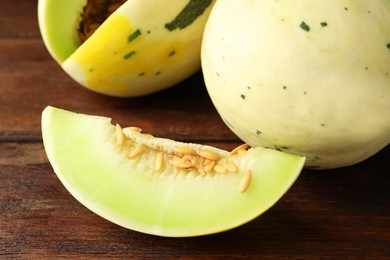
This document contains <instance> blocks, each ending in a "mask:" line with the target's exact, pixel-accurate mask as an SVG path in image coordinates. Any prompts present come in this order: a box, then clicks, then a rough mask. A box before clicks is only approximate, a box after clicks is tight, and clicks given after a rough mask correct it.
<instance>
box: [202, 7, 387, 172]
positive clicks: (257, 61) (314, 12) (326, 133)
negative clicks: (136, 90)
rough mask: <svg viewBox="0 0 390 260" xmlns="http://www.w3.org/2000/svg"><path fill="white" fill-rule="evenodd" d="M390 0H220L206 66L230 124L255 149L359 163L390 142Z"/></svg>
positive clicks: (319, 163) (323, 163)
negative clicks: (269, 148) (268, 149)
mask: <svg viewBox="0 0 390 260" xmlns="http://www.w3.org/2000/svg"><path fill="white" fill-rule="evenodd" d="M389 24H390V2H389V1H352V0H351V1H338V0H328V1H302V0H299V1H298V0H290V1H273V0H272V1H271V0H257V1H249V0H246V1H234V0H219V1H218V3H217V4H216V5H215V6H214V8H213V11H212V13H211V15H210V18H209V20H208V23H207V25H206V29H205V34H204V39H203V45H202V68H203V73H204V78H205V82H206V85H207V89H208V91H209V94H210V96H211V98H212V100H213V102H214V104H215V106H216V108H217V110H218V112H219V113H220V115H221V117H222V118H223V120H224V121H225V123H226V124H227V125H228V126H229V127H230V129H231V130H232V131H233V132H234V133H236V134H237V135H238V136H239V137H240V138H241V139H243V140H244V141H245V142H247V143H249V144H250V145H252V146H265V147H272V148H275V149H278V150H283V151H288V152H291V153H296V154H300V155H303V156H306V157H307V160H306V166H309V167H313V168H336V167H342V166H347V165H352V164H355V163H358V162H360V161H362V160H365V159H366V158H368V157H370V156H372V155H373V154H375V153H376V152H378V151H379V150H380V149H382V148H383V147H385V146H386V145H388V144H389V142H390V26H389Z"/></svg>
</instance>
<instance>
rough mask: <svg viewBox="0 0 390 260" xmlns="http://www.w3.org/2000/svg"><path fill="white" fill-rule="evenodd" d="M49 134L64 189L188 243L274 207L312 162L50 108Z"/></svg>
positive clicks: (110, 215)
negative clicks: (184, 139) (160, 133)
mask: <svg viewBox="0 0 390 260" xmlns="http://www.w3.org/2000/svg"><path fill="white" fill-rule="evenodd" d="M42 134H43V142H44V146H45V150H46V153H47V156H48V158H49V161H50V163H51V165H52V167H53V169H54V171H55V173H56V174H57V176H58V178H59V179H60V180H61V182H62V183H63V185H64V186H65V188H66V189H67V190H68V191H69V192H70V193H71V194H72V195H73V196H74V197H75V198H76V199H77V200H78V201H79V202H81V203H82V204H83V205H84V206H86V207H87V208H88V209H90V210H91V211H93V212H95V213H96V214H98V215H100V216H101V217H103V218H105V219H107V220H109V221H111V222H113V223H116V224H118V225H120V226H123V227H125V228H128V229H132V230H136V231H139V232H143V233H148V234H153V235H159V236H167V237H188V236H200V235H206V234H212V233H217V232H222V231H226V230H229V229H232V228H234V227H237V226H240V225H242V224H244V223H247V222H248V221H250V220H252V219H254V218H256V217H258V216H259V215H260V214H262V213H263V212H265V211H266V210H267V209H269V208H270V207H271V206H272V205H274V204H275V203H276V202H277V201H278V200H279V199H280V198H281V197H282V195H283V194H284V193H285V192H286V191H287V190H288V189H289V188H290V186H291V185H292V184H293V183H294V181H295V180H296V179H297V177H298V176H299V173H300V172H301V170H302V167H303V165H304V161H305V158H304V157H300V156H297V155H292V154H287V153H283V152H279V151H275V150H270V149H265V148H260V147H259V148H250V149H246V147H245V146H241V149H237V150H235V151H234V152H228V151H224V150H220V149H217V148H215V147H211V146H205V145H200V144H193V143H183V142H176V141H173V140H169V139H164V138H157V137H153V136H151V135H148V134H143V133H142V132H141V131H140V129H138V128H135V127H128V128H123V129H122V128H121V127H120V126H119V125H116V126H115V125H112V124H111V119H110V118H106V117H99V116H90V115H84V114H77V113H73V112H69V111H65V110H62V109H58V108H54V107H47V108H46V109H45V110H44V111H43V113H42Z"/></svg>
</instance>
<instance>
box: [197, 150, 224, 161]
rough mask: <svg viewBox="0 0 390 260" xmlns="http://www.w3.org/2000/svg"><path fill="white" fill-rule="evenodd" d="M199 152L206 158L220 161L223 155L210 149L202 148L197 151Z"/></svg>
mask: <svg viewBox="0 0 390 260" xmlns="http://www.w3.org/2000/svg"><path fill="white" fill-rule="evenodd" d="M197 153H198V154H199V155H200V156H202V157H204V158H206V159H209V160H213V161H218V160H219V159H220V158H221V156H220V155H219V154H217V153H214V152H212V151H209V150H201V151H197Z"/></svg>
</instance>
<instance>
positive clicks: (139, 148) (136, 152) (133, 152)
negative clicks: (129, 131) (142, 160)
mask: <svg viewBox="0 0 390 260" xmlns="http://www.w3.org/2000/svg"><path fill="white" fill-rule="evenodd" d="M143 151H144V147H143V145H140V146H137V147H135V148H134V149H133V150H131V152H130V153H129V157H128V158H129V159H134V158H136V157H137V156H139V155H141V154H142V153H143Z"/></svg>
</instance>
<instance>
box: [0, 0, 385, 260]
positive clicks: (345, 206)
mask: <svg viewBox="0 0 390 260" xmlns="http://www.w3.org/2000/svg"><path fill="white" fill-rule="evenodd" d="M36 10H37V3H36V1H32V0H14V1H5V0H2V1H0V51H1V55H0V259H10V258H17V259H53V258H55V257H60V258H65V257H74V258H84V259H85V258H104V259H106V258H109V257H112V258H133V259H154V258H161V259H171V258H181V259H187V258H188V259H199V257H204V258H208V259H229V258H248V259H261V258H266V259H281V258H299V259H385V258H387V259H389V256H390V203H389V201H390V170H389V159H390V149H389V147H387V148H386V149H384V150H382V151H381V152H380V153H378V154H376V155H375V156H373V157H372V158H370V159H368V160H366V161H365V162H362V163H360V164H357V165H354V166H350V167H345V168H341V169H335V170H328V171H314V170H308V169H305V170H304V171H303V172H302V174H301V176H300V178H299V179H298V180H297V182H296V183H295V184H294V186H293V187H292V188H291V189H290V191H289V192H288V193H287V194H286V195H285V196H284V197H283V198H282V199H281V200H280V201H279V202H278V203H277V204H276V205H275V206H274V207H272V208H271V209H270V210H269V211H267V212H266V213H265V214H263V215H262V216H260V217H259V218H257V219H255V220H253V221H252V222H250V223H248V224H246V225H244V226H242V227H239V228H237V229H234V230H231V231H228V232H225V233H220V234H216V235H210V236H204V237H196V238H180V239H175V238H163V237H156V236H151V235H146V234H141V233H138V232H134V231H131V230H127V229H124V228H121V227H119V226H116V225H114V224H112V223H110V222H108V221H106V220H104V219H102V218H101V217H99V216H97V215H95V214H93V213H92V212H90V211H89V210H87V209H86V208H85V207H83V206H82V205H81V204H80V203H79V202H77V201H76V200H75V199H73V197H72V196H71V195H70V194H69V193H68V192H67V190H65V188H64V187H63V186H62V184H61V183H60V182H59V180H58V179H57V178H56V176H55V174H54V172H53V169H52V168H51V166H50V164H49V163H48V161H47V158H46V155H45V151H44V148H43V145H42V137H41V130H40V116H41V112H42V110H43V109H44V108H45V107H46V106H47V105H54V106H57V107H61V108H64V109H69V110H72V111H76V112H82V113H87V114H96V115H104V116H109V117H112V118H113V122H119V123H121V124H123V125H136V126H139V127H141V128H142V129H143V130H144V131H145V132H147V133H151V134H154V135H156V136H160V137H167V138H171V139H176V140H181V141H191V142H198V143H203V144H209V145H214V146H217V147H219V148H223V149H232V148H233V147H235V146H236V145H238V144H240V143H241V142H240V140H238V139H237V137H235V136H234V135H233V134H232V133H231V132H230V131H229V130H228V129H227V127H226V126H225V125H224V124H223V122H222V121H221V119H220V118H219V116H218V114H217V112H216V111H215V109H214V107H213V105H212V103H211V101H210V99H209V97H208V95H207V91H206V89H205V86H204V83H203V81H202V76H201V73H198V74H196V75H194V76H193V77H191V78H190V79H188V80H186V81H185V82H183V83H182V84H180V85H178V86H176V87H173V88H171V89H169V90H166V91H162V92H160V93H157V94H153V95H150V96H147V97H142V98H132V99H131V98H130V99H120V98H111V97H106V96H103V95H99V94H95V93H92V92H90V91H88V90H86V89H84V88H82V87H80V86H79V85H78V84H77V83H75V82H74V81H73V80H71V79H70V78H69V77H68V76H67V75H66V74H65V73H64V72H63V71H62V69H61V68H60V67H59V66H58V64H56V63H55V62H54V60H53V59H52V58H51V57H50V55H49V54H48V52H47V50H46V48H45V46H44V44H43V42H42V40H41V37H40V34H39V29H38V23H37V15H36V13H37V11H36Z"/></svg>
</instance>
